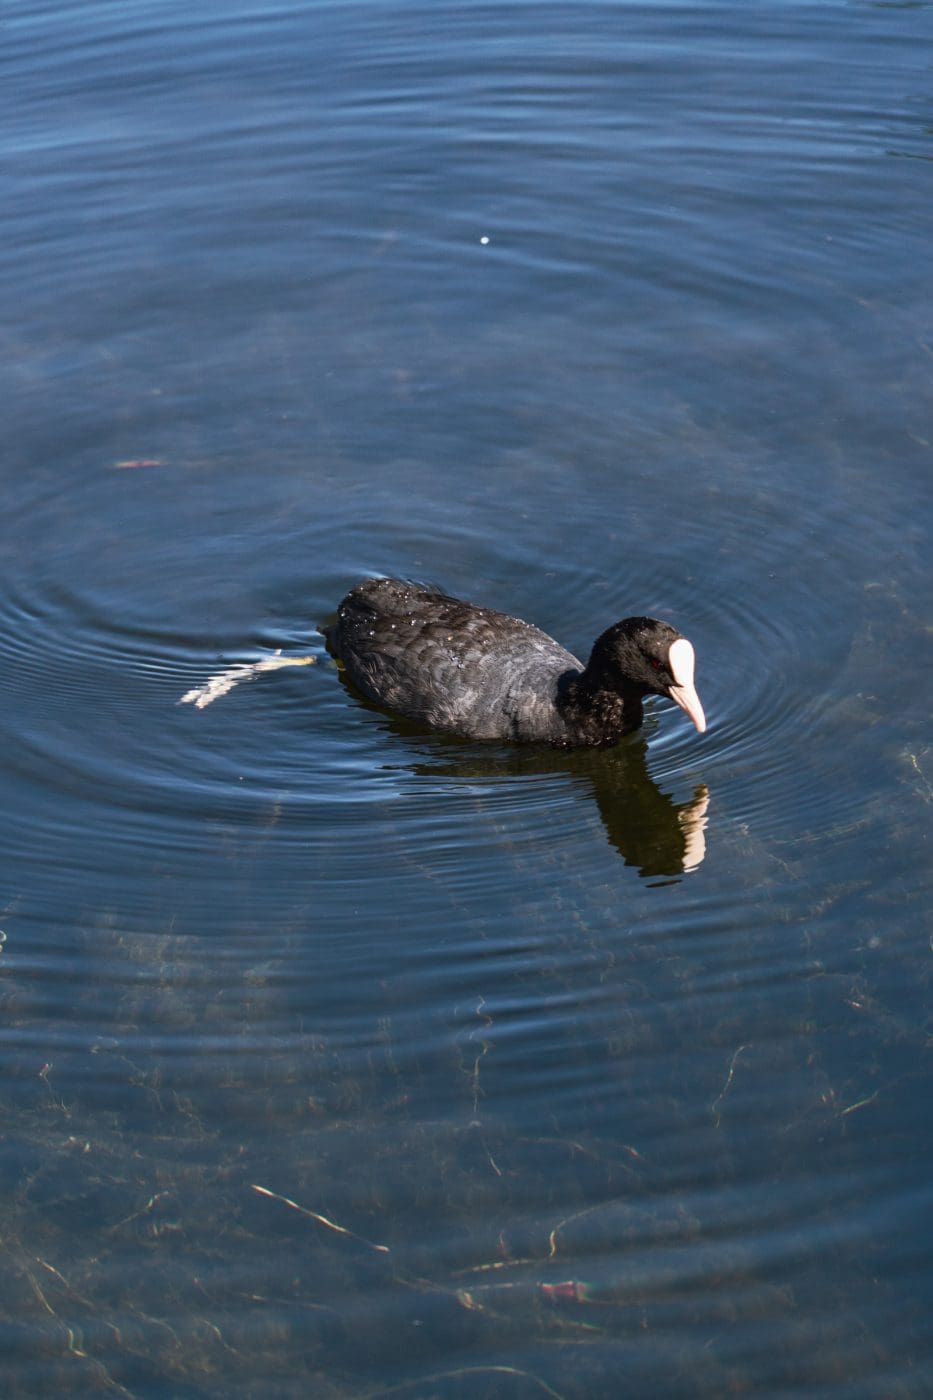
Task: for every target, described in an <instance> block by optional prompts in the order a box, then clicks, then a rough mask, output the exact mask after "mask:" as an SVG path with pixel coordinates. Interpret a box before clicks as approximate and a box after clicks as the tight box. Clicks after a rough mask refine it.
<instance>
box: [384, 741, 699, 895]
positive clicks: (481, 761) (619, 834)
mask: <svg viewBox="0 0 933 1400" xmlns="http://www.w3.org/2000/svg"><path fill="white" fill-rule="evenodd" d="M390 724H391V725H392V727H393V729H396V730H397V731H398V732H399V733H401V734H407V735H409V737H413V736H411V734H410V730H409V729H408V727H407V726H406V725H405V724H403V723H402V721H400V720H397V719H393V720H391V721H390ZM418 747H419V749H420V750H421V757H420V759H419V760H418V761H417V762H415V763H413V764H412V768H413V771H414V772H415V773H419V774H421V775H422V776H423V777H430V778H437V777H444V778H447V779H449V780H451V781H452V782H462V783H465V784H467V786H468V787H469V789H470V791H471V792H472V793H476V792H479V791H481V790H482V789H479V788H476V786H475V785H476V784H477V783H490V784H493V785H498V784H500V783H501V781H502V779H503V778H509V777H511V778H517V779H523V778H532V777H537V778H540V777H543V776H546V775H550V776H554V777H556V776H558V775H559V776H560V777H562V778H564V779H566V781H567V782H568V783H569V784H570V785H571V787H572V788H573V789H574V790H575V792H576V793H577V794H578V795H579V799H580V801H581V802H583V803H584V804H586V803H588V802H589V801H590V800H595V802H596V806H597V808H598V809H599V815H600V817H601V818H602V823H603V827H604V829H605V832H606V837H607V838H608V840H609V843H610V845H611V846H613V847H614V848H615V849H616V850H617V851H618V853H619V855H620V856H621V857H622V859H623V860H624V862H625V864H626V865H629V866H632V867H633V868H634V869H636V870H637V871H638V872H639V874H640V875H642V876H644V877H645V878H646V879H655V880H658V879H660V880H661V881H662V882H664V881H666V880H667V879H676V877H677V876H678V875H681V874H686V873H688V872H689V871H691V870H696V868H697V867H698V866H699V865H701V864H702V862H703V860H704V858H705V856H706V835H705V833H706V827H707V820H708V819H707V811H708V808H709V800H710V799H709V789H708V788H707V786H706V784H705V783H700V784H698V785H697V786H696V787H695V788H694V793H693V797H692V798H691V799H690V801H689V802H682V803H681V802H675V801H674V799H673V797H670V796H668V794H667V793H666V792H662V791H661V789H660V788H659V787H658V785H657V783H656V782H655V780H654V778H653V777H652V776H651V774H650V773H649V771H648V763H647V758H648V745H647V744H646V743H645V741H644V739H643V738H642V736H641V735H638V736H636V737H633V738H632V739H630V740H628V742H627V743H624V744H620V745H619V747H618V748H617V749H615V750H613V751H612V752H611V753H606V752H603V753H594V752H593V751H592V750H590V751H587V750H585V749H584V750H577V751H576V752H575V753H566V752H560V751H556V750H554V749H553V748H551V749H545V748H526V749H514V748H513V749H493V750H491V751H490V750H486V751H484V752H480V750H478V749H473V750H468V751H466V752H465V751H464V750H463V749H462V748H461V747H460V746H459V745H457V746H456V747H455V746H454V745H453V743H452V742H451V741H450V740H444V739H441V738H435V737H434V736H431V737H427V736H426V737H424V738H422V739H421V741H420V743H419V745H418ZM556 800H560V801H562V800H563V799H562V798H556Z"/></svg>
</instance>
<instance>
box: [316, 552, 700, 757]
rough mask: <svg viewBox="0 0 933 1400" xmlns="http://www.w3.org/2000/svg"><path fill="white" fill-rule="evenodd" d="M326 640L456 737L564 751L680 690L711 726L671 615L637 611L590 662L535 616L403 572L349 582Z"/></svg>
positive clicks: (606, 740) (367, 687) (346, 662)
mask: <svg viewBox="0 0 933 1400" xmlns="http://www.w3.org/2000/svg"><path fill="white" fill-rule="evenodd" d="M324 635H325V638H326V640H327V646H328V648H329V650H330V651H331V653H332V654H333V655H334V656H335V657H336V659H337V661H338V662H339V663H340V664H341V665H342V666H343V668H344V669H345V671H346V674H347V676H348V677H349V679H350V680H351V681H352V682H353V684H354V685H355V686H356V687H357V689H358V690H360V691H361V692H362V693H363V695H365V696H366V697H367V699H369V700H372V701H374V702H375V703H376V704H377V705H379V706H380V707H382V708H383V709H386V710H392V711H394V712H395V713H396V714H399V715H404V716H405V717H406V718H407V719H412V720H416V721H419V722H421V723H424V724H426V725H430V726H431V727H432V728H434V729H440V730H444V731H445V732H447V733H449V734H460V735H463V736H464V737H465V738H468V739H508V740H510V741H514V742H519V743H545V744H553V745H557V746H559V747H562V748H576V747H582V746H589V747H598V746H604V745H608V744H614V743H616V741H617V740H618V739H620V738H621V737H622V735H623V734H628V733H630V732H631V730H633V729H637V728H638V726H639V725H640V724H641V721H642V699H643V697H644V696H646V695H649V694H651V693H654V694H656V695H669V696H670V698H671V699H672V700H674V701H675V702H676V703H677V704H678V705H679V706H680V707H681V709H683V710H685V711H686V712H687V714H688V715H689V716H690V718H691V719H692V720H693V723H694V724H695V725H696V727H697V729H698V730H699V731H700V733H701V734H702V733H703V731H704V730H705V728H706V718H705V716H704V714H703V706H702V705H701V704H700V699H699V696H698V695H697V693H696V690H695V689H694V685H693V661H694V656H693V647H692V646H691V645H690V643H689V642H688V641H687V639H686V637H682V636H681V635H680V633H679V632H678V631H677V630H676V629H675V628H673V627H671V626H670V624H669V623H667V622H659V621H658V620H657V619H656V618H652V617H627V618H625V619H624V620H623V621H622V622H617V623H615V625H614V626H612V627H610V628H608V629H607V630H606V631H605V632H603V634H602V635H601V636H600V637H597V639H596V642H595V643H594V646H593V650H592V653H591V654H590V659H589V661H588V662H587V664H586V665H585V666H584V665H583V664H582V662H580V661H578V660H577V658H576V657H575V656H573V655H571V653H570V652H569V651H565V650H564V648H563V647H562V646H560V645H559V644H558V643H557V642H555V641H554V640H553V638H551V637H549V636H548V635H547V633H545V632H541V631H539V630H538V628H537V627H532V626H531V624H530V623H528V622H522V621H521V620H520V619H519V618H517V617H509V616H508V614H507V613H501V612H495V611H494V610H493V609H492V608H481V607H477V605H476V604H475V603H467V602H464V601H463V600H462V599H460V598H452V597H450V596H449V595H448V594H446V593H438V592H435V591H433V590H431V589H427V588H422V587H419V586H418V585H417V584H414V583H407V582H405V581H404V580H401V579H394V578H374V579H366V580H365V582H363V583H359V584H357V586H356V587H355V588H353V589H351V590H350V592H349V593H348V594H347V596H346V597H345V598H344V599H343V601H342V602H341V604H340V606H339V608H338V610H337V621H336V622H335V623H334V624H333V625H332V626H331V627H327V628H325V629H324Z"/></svg>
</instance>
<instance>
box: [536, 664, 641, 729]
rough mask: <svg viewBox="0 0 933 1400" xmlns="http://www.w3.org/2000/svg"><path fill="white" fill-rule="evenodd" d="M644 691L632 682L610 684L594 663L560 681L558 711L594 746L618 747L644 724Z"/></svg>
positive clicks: (615, 681)
mask: <svg viewBox="0 0 933 1400" xmlns="http://www.w3.org/2000/svg"><path fill="white" fill-rule="evenodd" d="M644 694H645V691H644V689H643V688H642V687H640V686H638V685H637V684H636V683H635V682H632V681H625V680H622V681H620V680H619V678H618V677H615V678H614V679H613V680H612V681H611V682H610V680H609V678H608V676H607V675H606V674H605V672H604V671H603V669H602V668H601V667H599V666H594V665H593V662H592V661H591V662H590V664H589V665H588V666H587V668H586V670H585V671H580V672H579V673H578V674H577V675H575V676H574V675H568V676H567V677H566V678H564V677H562V678H561V683H560V684H559V686H558V693H557V708H558V710H559V711H560V713H561V715H562V717H563V719H564V720H565V721H566V723H567V724H568V725H570V726H571V727H572V728H573V729H574V730H575V731H577V732H578V733H580V732H582V733H585V734H586V735H588V736H589V742H590V743H594V744H602V745H608V744H615V743H617V742H618V740H619V739H621V738H622V737H623V735H625V734H630V733H631V732H632V730H633V729H637V728H638V726H639V725H640V724H641V722H642V717H643V709H642V696H643V695H644Z"/></svg>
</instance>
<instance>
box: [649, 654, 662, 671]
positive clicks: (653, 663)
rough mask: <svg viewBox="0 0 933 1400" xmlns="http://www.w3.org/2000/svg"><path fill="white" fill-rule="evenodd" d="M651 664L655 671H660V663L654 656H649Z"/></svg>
mask: <svg viewBox="0 0 933 1400" xmlns="http://www.w3.org/2000/svg"><path fill="white" fill-rule="evenodd" d="M651 664H652V666H653V667H654V669H655V670H656V671H660V669H661V663H660V661H655V659H654V657H652V658H651Z"/></svg>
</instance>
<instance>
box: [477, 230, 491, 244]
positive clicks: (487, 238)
mask: <svg viewBox="0 0 933 1400" xmlns="http://www.w3.org/2000/svg"><path fill="white" fill-rule="evenodd" d="M479 241H480V243H482V244H483V245H484V246H485V245H486V244H487V243H488V242H489V237H488V235H487V234H485V233H484V234H483V236H482V238H481V239H480V240H479Z"/></svg>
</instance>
